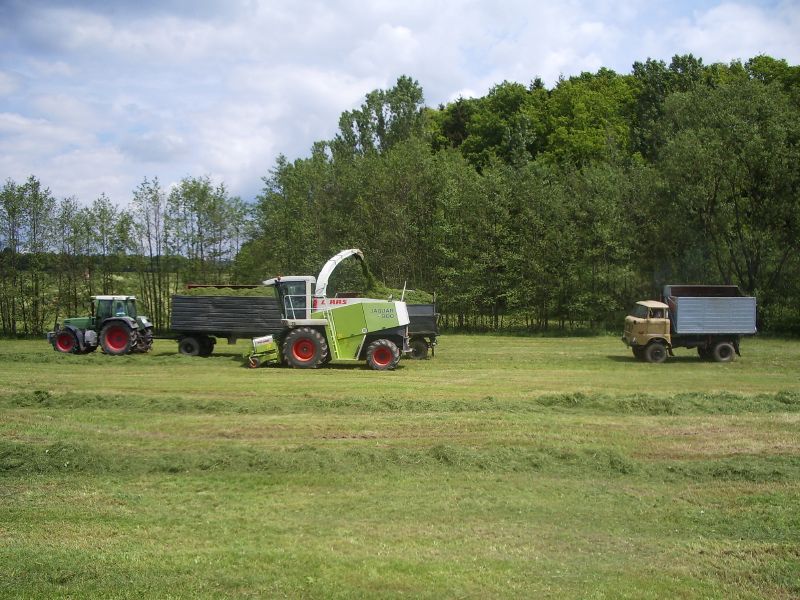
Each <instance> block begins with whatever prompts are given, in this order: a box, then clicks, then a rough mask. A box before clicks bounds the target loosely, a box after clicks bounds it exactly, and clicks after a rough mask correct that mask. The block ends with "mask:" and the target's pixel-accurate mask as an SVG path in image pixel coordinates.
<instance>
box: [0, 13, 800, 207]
mask: <svg viewBox="0 0 800 600" xmlns="http://www.w3.org/2000/svg"><path fill="white" fill-rule="evenodd" d="M798 31H800V2H797V1H793V2H788V1H783V2H742V1H740V2H718V1H700V2H688V1H680V2H654V1H632V2H619V1H616V2H615V1H611V0H596V1H566V2H559V3H555V2H538V1H528V2H526V1H522V0H519V1H515V0H509V1H504V0H494V1H491V2H489V1H483V0H472V1H460V2H456V1H449V0H442V1H440V2H436V3H433V2H423V1H421V0H404V1H393V0H385V1H374V2H357V1H355V0H331V1H328V2H323V1H319V2H307V1H302V0H301V1H294V2H292V1H280V2H279V1H269V2H259V1H258V0H228V1H211V0H205V1H202V0H200V1H190V0H164V1H156V0H139V1H137V2H115V1H113V0H93V1H85V2H79V1H72V2H67V1H59V0H50V1H48V0H27V1H25V0H0V178H2V180H5V179H7V178H11V179H14V180H16V181H18V182H21V181H23V180H24V179H25V178H27V176H28V175H30V174H35V175H36V176H37V177H39V179H40V180H41V181H42V182H43V183H44V184H45V185H46V186H48V187H49V188H50V189H51V191H52V192H53V194H54V195H55V196H56V197H59V198H60V197H66V196H75V197H77V198H78V199H79V200H80V201H81V202H83V203H89V202H91V201H92V200H94V199H95V198H97V197H98V196H99V195H100V194H101V193H105V194H107V195H108V196H109V197H110V198H111V199H112V200H113V201H114V202H117V203H119V204H127V203H128V202H129V200H130V197H131V192H132V190H133V189H134V188H135V187H136V185H137V184H138V183H139V182H141V180H142V179H143V178H144V177H148V178H153V177H158V178H159V179H160V180H161V181H162V183H163V184H164V185H166V186H169V185H171V184H173V183H174V182H176V181H178V180H179V179H180V178H181V177H184V176H187V175H192V176H201V175H208V176H210V177H211V178H212V179H213V180H214V181H215V182H225V184H226V185H227V186H228V188H229V190H230V191H231V192H232V193H233V194H236V195H239V196H241V197H242V198H243V199H244V200H248V201H249V200H252V199H253V197H254V196H255V195H256V194H258V193H259V191H260V190H261V187H262V182H261V178H262V177H263V176H265V175H266V174H267V173H268V172H269V169H270V168H271V167H272V166H273V165H274V162H275V158H276V157H277V156H278V154H281V153H282V154H285V155H287V156H288V157H289V158H290V159H293V158H296V157H300V156H306V155H307V154H308V152H309V149H310V146H311V144H312V143H313V142H314V141H316V140H320V139H328V138H330V137H332V136H333V135H334V133H335V131H336V126H337V122H338V117H339V115H340V114H341V113H342V112H343V111H345V110H349V109H352V108H354V107H356V106H358V105H360V103H361V101H362V99H363V97H364V95H365V94H366V93H367V92H369V91H371V90H373V89H375V88H384V87H389V86H391V85H392V84H393V83H394V82H395V81H396V79H397V77H398V76H400V75H402V74H406V75H410V76H412V77H414V78H415V79H417V80H418V81H419V82H420V84H421V85H422V87H423V89H424V91H425V98H426V103H427V104H428V105H429V106H436V105H438V104H440V103H443V102H447V101H449V100H453V99H455V98H457V97H458V96H459V95H464V96H470V95H476V96H480V95H484V94H485V93H486V92H487V91H488V90H489V88H490V87H491V86H492V85H494V84H496V83H500V82H502V81H504V80H509V81H518V82H521V83H526V84H527V83H529V82H530V81H531V80H532V79H534V78H535V77H537V76H538V77H541V78H542V79H544V81H545V83H546V84H547V85H548V86H550V85H553V83H554V82H555V81H556V80H557V79H558V77H559V75H562V74H563V75H565V76H570V75H575V74H578V73H580V72H581V71H587V70H588V71H596V70H597V69H598V68H600V67H601V66H605V67H609V68H612V69H614V70H616V71H618V72H620V73H628V72H630V69H631V65H632V64H633V62H634V61H636V60H645V59H646V58H656V59H663V60H665V61H667V62H669V59H670V58H671V57H672V56H673V55H675V54H684V53H689V52H691V53H693V54H695V56H699V57H701V58H702V59H703V60H704V61H705V62H706V63H712V62H718V61H722V62H729V61H731V60H733V59H742V60H746V59H748V58H750V57H752V56H755V55H757V54H769V55H771V56H774V57H776V58H785V59H786V60H788V61H789V62H790V63H791V64H798V63H800V35H799V34H798V33H797V32H798Z"/></svg>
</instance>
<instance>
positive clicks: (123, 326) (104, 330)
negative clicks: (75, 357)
mask: <svg viewBox="0 0 800 600" xmlns="http://www.w3.org/2000/svg"><path fill="white" fill-rule="evenodd" d="M47 341H48V342H50V343H51V344H52V345H53V349H54V350H55V351H56V352H63V353H65V354H88V353H90V352H94V351H95V350H97V348H98V346H99V347H100V348H102V349H103V352H105V353H106V354H112V355H120V354H129V353H131V352H149V351H150V350H151V348H152V347H153V325H152V323H150V321H149V320H148V318H147V317H142V316H139V315H137V314H136V297H135V296H92V314H91V316H88V317H72V318H70V319H65V320H64V323H62V324H61V325H59V324H58V323H56V326H55V329H54V330H53V331H50V332H48V334H47Z"/></svg>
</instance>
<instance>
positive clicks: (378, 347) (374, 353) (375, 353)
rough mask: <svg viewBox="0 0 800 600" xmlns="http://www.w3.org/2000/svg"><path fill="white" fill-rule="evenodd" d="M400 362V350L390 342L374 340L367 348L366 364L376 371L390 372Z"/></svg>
mask: <svg viewBox="0 0 800 600" xmlns="http://www.w3.org/2000/svg"><path fill="white" fill-rule="evenodd" d="M398 362H400V350H399V349H398V348H397V346H396V345H395V343H394V342H393V341H391V340H386V339H382V340H375V341H374V342H372V343H371V344H370V345H369V346H367V364H368V365H369V367H370V368H371V369H375V370H376V371H390V370H392V369H394V368H395V367H396V366H397V363H398Z"/></svg>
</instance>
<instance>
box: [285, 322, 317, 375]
mask: <svg viewBox="0 0 800 600" xmlns="http://www.w3.org/2000/svg"><path fill="white" fill-rule="evenodd" d="M327 354H328V342H327V341H326V340H325V336H323V335H322V334H321V333H320V332H319V331H317V330H316V329H311V328H310V327H298V328H297V329H292V330H291V331H290V332H289V333H288V334H287V335H286V339H285V340H284V341H283V356H284V358H285V359H286V362H287V363H288V364H289V366H291V367H294V368H295V369H316V368H317V367H318V366H319V365H320V364H322V362H323V361H324V360H325V357H326V356H327Z"/></svg>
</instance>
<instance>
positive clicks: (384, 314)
mask: <svg viewBox="0 0 800 600" xmlns="http://www.w3.org/2000/svg"><path fill="white" fill-rule="evenodd" d="M351 256H355V257H357V258H358V259H359V260H361V261H362V263H363V260H364V255H363V253H362V252H361V250H358V249H355V248H353V249H350V250H343V251H341V252H339V253H338V254H337V255H336V256H334V257H332V258H331V259H330V260H329V261H328V262H327V263H325V266H323V268H322V270H321V271H320V273H319V276H318V277H312V276H289V277H275V278H272V279H268V280H267V281H264V285H266V286H273V287H275V289H276V291H277V296H278V299H279V302H280V306H281V313H282V317H283V320H282V322H283V325H284V327H285V329H284V331H283V332H282V333H281V335H280V336H278V339H277V340H276V342H275V343H276V344H277V345H278V347H279V349H280V354H281V356H282V360H283V361H285V362H286V363H288V364H289V365H290V366H292V367H296V368H316V367H318V366H320V365H322V364H324V363H327V362H329V361H331V360H337V361H342V362H348V361H349V362H355V361H362V360H366V361H367V364H368V365H369V366H370V367H371V368H373V369H376V370H380V371H384V370H389V369H394V368H395V367H396V366H397V363H398V362H399V361H400V356H401V354H402V353H404V352H408V351H409V350H410V349H409V346H408V323H409V318H408V309H407V307H406V304H405V302H393V301H389V300H380V299H375V298H350V297H348V298H328V297H327V295H326V294H327V287H328V281H329V279H330V276H331V274H332V273H333V271H334V270H335V269H336V266H337V265H339V264H340V263H341V262H342V261H343V260H345V259H347V258H349V257H351ZM254 349H255V345H254ZM254 351H255V350H254ZM251 364H253V361H251Z"/></svg>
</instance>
